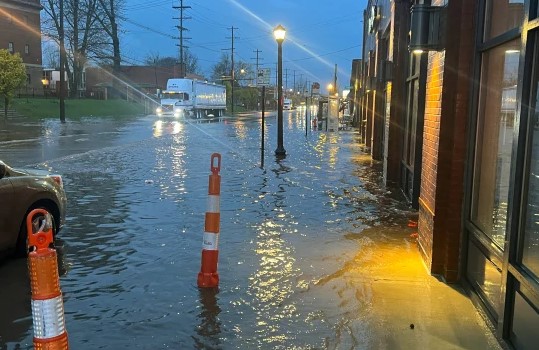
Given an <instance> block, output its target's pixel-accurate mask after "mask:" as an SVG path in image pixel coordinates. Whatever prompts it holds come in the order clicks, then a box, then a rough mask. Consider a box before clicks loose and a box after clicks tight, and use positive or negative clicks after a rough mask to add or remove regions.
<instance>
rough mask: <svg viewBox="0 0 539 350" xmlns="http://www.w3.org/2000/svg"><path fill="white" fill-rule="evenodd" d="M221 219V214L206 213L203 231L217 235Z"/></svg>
mask: <svg viewBox="0 0 539 350" xmlns="http://www.w3.org/2000/svg"><path fill="white" fill-rule="evenodd" d="M220 219H221V213H206V220H205V223H204V231H206V232H213V233H219V221H220Z"/></svg>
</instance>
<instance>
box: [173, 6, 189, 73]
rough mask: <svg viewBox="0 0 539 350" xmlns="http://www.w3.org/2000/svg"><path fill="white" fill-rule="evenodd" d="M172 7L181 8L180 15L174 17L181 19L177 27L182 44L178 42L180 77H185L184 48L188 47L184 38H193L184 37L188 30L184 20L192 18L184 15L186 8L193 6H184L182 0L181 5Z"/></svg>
mask: <svg viewBox="0 0 539 350" xmlns="http://www.w3.org/2000/svg"><path fill="white" fill-rule="evenodd" d="M172 8H174V9H179V10H180V17H174V18H173V19H179V20H180V25H179V26H176V28H178V30H179V31H180V38H179V39H180V44H179V45H178V44H176V45H177V46H179V47H180V78H185V75H186V67H185V56H184V52H183V49H184V48H187V46H185V45H184V44H183V41H184V40H188V39H191V38H187V37H184V36H183V32H184V31H186V30H188V29H187V28H185V27H184V26H183V20H185V19H191V17H184V16H183V11H184V10H185V9H190V8H191V6H184V5H183V0H180V6H172Z"/></svg>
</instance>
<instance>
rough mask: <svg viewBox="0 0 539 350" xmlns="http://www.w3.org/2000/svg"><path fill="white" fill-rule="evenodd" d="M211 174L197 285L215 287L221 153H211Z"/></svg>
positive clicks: (216, 277) (217, 283) (217, 281)
mask: <svg viewBox="0 0 539 350" xmlns="http://www.w3.org/2000/svg"><path fill="white" fill-rule="evenodd" d="M210 169H211V175H210V179H209V185H208V206H207V210H206V219H205V224H204V236H203V239H202V261H201V267H200V272H199V273H198V286H199V287H217V286H218V285H219V274H218V273H217V261H218V259H219V249H218V244H219V222H220V219H221V214H220V209H219V200H220V198H219V196H220V194H221V176H220V175H219V171H220V170H221V155H220V154H219V153H213V154H212V155H211V166H210Z"/></svg>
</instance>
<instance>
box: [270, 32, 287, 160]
mask: <svg viewBox="0 0 539 350" xmlns="http://www.w3.org/2000/svg"><path fill="white" fill-rule="evenodd" d="M273 35H274V36H275V40H276V41H277V48H278V51H277V77H278V78H277V79H278V80H277V149H276V150H275V155H276V156H278V157H285V156H286V150H285V149H284V146H283V41H284V37H285V35H286V29H284V27H283V26H282V25H280V24H279V25H278V26H277V27H275V29H273Z"/></svg>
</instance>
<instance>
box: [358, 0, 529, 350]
mask: <svg viewBox="0 0 539 350" xmlns="http://www.w3.org/2000/svg"><path fill="white" fill-rule="evenodd" d="M411 14H412V15H411ZM364 16H365V18H364V40H363V41H364V47H363V56H362V58H361V64H362V69H361V70H360V71H361V77H360V78H359V83H358V86H359V88H358V90H357V92H356V101H357V106H356V108H355V109H354V113H355V115H354V118H355V119H356V120H357V121H358V126H359V130H360V132H361V136H362V140H363V142H364V143H365V146H366V148H367V149H369V150H370V152H371V156H372V158H373V159H376V160H379V161H381V162H383V165H384V180H385V181H386V183H387V184H389V185H392V186H395V187H399V188H400V189H401V191H402V193H403V194H404V197H405V198H406V200H407V201H408V202H409V203H410V205H411V206H412V207H414V208H416V209H417V210H418V217H419V221H418V234H419V235H418V249H419V250H420V252H421V255H422V257H423V259H424V261H425V265H426V267H427V269H428V270H429V272H430V273H432V274H435V275H439V276H441V277H442V278H443V279H444V280H445V281H446V282H448V283H453V282H459V283H462V284H463V285H465V286H466V287H467V290H468V291H469V292H470V297H471V298H472V300H473V301H474V302H475V304H476V305H477V307H478V308H480V309H482V310H483V311H485V314H486V315H487V316H488V318H489V320H490V322H491V324H492V325H493V327H494V328H495V329H496V333H497V335H498V336H499V337H500V338H503V339H504V341H505V342H506V343H507V344H508V345H510V346H512V347H514V348H517V349H527V348H532V347H534V346H536V345H535V344H537V343H539V333H537V332H536V329H537V325H539V1H538V0H500V1H494V0H445V1H444V0H433V1H432V2H431V1H427V0H425V1H419V0H417V1H409V0H405V1H403V0H393V1H391V0H370V1H369V2H368V6H367V8H366V9H365V12H364ZM414 48H415V49H422V50H423V52H422V53H420V52H419V50H418V51H417V52H411V51H412V50H411V49H414ZM356 71H357V70H356Z"/></svg>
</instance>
